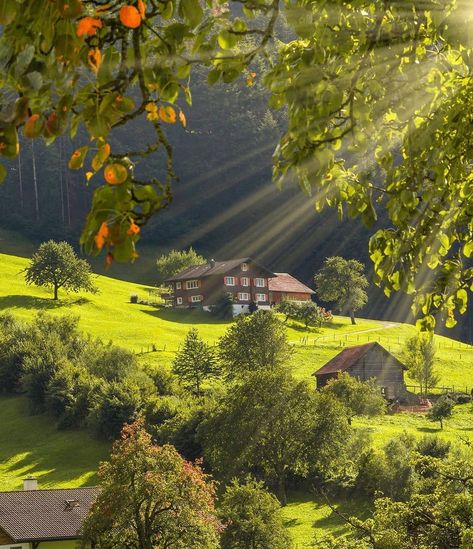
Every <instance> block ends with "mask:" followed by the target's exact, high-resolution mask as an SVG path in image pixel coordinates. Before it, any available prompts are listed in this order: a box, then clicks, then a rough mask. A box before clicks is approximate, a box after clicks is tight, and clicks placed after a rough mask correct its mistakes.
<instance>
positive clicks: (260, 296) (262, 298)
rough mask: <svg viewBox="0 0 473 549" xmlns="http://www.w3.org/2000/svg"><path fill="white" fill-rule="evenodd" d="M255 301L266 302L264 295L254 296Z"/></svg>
mask: <svg viewBox="0 0 473 549" xmlns="http://www.w3.org/2000/svg"><path fill="white" fill-rule="evenodd" d="M255 299H256V301H266V294H256V295H255Z"/></svg>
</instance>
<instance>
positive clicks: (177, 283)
mask: <svg viewBox="0 0 473 549" xmlns="http://www.w3.org/2000/svg"><path fill="white" fill-rule="evenodd" d="M181 288H182V282H176V290H180V289H181Z"/></svg>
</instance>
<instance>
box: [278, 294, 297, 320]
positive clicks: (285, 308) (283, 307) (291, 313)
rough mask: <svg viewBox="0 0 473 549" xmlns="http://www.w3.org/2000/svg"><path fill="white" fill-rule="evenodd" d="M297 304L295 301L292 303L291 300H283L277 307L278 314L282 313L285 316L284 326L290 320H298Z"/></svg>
mask: <svg viewBox="0 0 473 549" xmlns="http://www.w3.org/2000/svg"><path fill="white" fill-rule="evenodd" d="M297 310H298V307H297V303H296V302H295V301H291V300H290V299H283V300H282V301H281V303H279V304H278V305H277V306H276V311H277V312H278V313H281V314H283V315H285V317H286V318H285V319H284V324H286V322H287V321H288V320H289V319H290V318H296V316H297Z"/></svg>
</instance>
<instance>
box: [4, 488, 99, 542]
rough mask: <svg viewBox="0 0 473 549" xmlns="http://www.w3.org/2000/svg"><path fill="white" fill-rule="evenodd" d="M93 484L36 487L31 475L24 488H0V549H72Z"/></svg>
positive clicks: (90, 500)
mask: <svg viewBox="0 0 473 549" xmlns="http://www.w3.org/2000/svg"><path fill="white" fill-rule="evenodd" d="M97 493H98V489H97V488H67V489H55V490H38V485H37V481H36V480H35V479H31V478H29V479H26V480H25V481H24V490H23V491H18V492H0V549H36V548H38V549H73V548H76V547H77V542H78V540H79V534H78V532H79V531H80V528H81V526H82V521H83V520H84V518H85V516H86V515H87V513H88V512H89V509H90V507H91V505H92V503H93V501H94V499H95V497H96V496H97Z"/></svg>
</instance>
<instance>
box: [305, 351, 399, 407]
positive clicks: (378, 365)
mask: <svg viewBox="0 0 473 549" xmlns="http://www.w3.org/2000/svg"><path fill="white" fill-rule="evenodd" d="M404 370H406V367H405V366H404V364H402V363H401V362H400V361H399V360H398V359H397V358H396V357H395V356H393V355H392V354H391V353H390V352H389V351H387V350H386V349H385V348H384V347H383V346H382V345H380V344H379V343H377V342H374V343H367V344H366V345H357V346H355V347H348V348H346V349H344V350H343V351H342V352H341V353H339V354H338V355H336V356H335V357H334V358H332V360H329V362H327V364H325V366H322V368H320V370H317V371H316V372H314V374H313V375H314V376H315V378H316V380H317V389H320V388H321V387H323V386H324V385H326V384H327V382H328V381H329V380H330V379H333V378H336V377H337V376H338V375H339V374H340V373H342V372H346V373H348V374H350V375H351V376H354V377H357V378H358V379H360V380H361V381H367V380H368V379H370V378H374V379H376V382H377V384H378V385H379V387H380V390H381V392H382V393H383V395H385V397H386V398H387V399H389V400H397V399H399V398H402V397H404V396H406V394H407V390H406V386H405V383H404Z"/></svg>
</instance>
